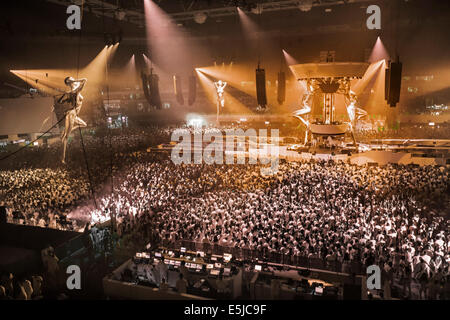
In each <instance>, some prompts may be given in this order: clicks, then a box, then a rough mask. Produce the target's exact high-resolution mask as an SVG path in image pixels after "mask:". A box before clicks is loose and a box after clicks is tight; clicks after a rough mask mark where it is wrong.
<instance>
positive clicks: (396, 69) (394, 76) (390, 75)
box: [384, 61, 402, 107]
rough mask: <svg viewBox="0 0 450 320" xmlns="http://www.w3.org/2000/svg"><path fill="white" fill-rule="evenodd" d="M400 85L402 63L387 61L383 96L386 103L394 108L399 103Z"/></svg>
mask: <svg viewBox="0 0 450 320" xmlns="http://www.w3.org/2000/svg"><path fill="white" fill-rule="evenodd" d="M401 83H402V63H401V62H391V61H389V66H388V68H386V77H385V83H384V85H385V87H384V94H385V99H386V101H387V103H388V104H389V105H390V106H391V107H395V106H396V105H397V103H398V102H399V101H400V88H401Z"/></svg>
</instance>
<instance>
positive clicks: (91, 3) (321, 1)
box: [47, 0, 369, 27]
mask: <svg viewBox="0 0 450 320" xmlns="http://www.w3.org/2000/svg"><path fill="white" fill-rule="evenodd" d="M47 2H51V3H55V4H59V5H63V6H68V4H70V2H69V1H68V0H47ZM194 2H195V1H191V3H190V5H188V6H186V7H185V9H186V10H185V11H183V12H178V13H172V14H169V15H170V16H171V17H172V18H173V19H174V20H175V21H186V20H192V19H193V18H194V15H195V14H198V13H205V14H206V15H207V16H208V17H209V18H215V17H224V16H232V15H236V14H237V9H236V8H237V7H236V6H233V5H231V3H232V2H229V3H230V5H229V6H227V7H223V8H214V9H204V10H190V8H192V7H193V4H194ZM363 2H369V0H313V3H312V6H313V7H324V6H334V5H340V4H347V3H363ZM301 3H302V0H284V1H267V2H260V3H259V4H260V6H261V7H262V12H263V13H264V12H269V11H280V10H299V7H298V6H299V4H301ZM118 10H121V11H124V12H125V13H126V17H125V21H128V22H130V23H133V24H136V25H138V26H140V27H143V26H144V25H145V15H144V12H141V11H137V10H130V9H124V8H120V7H119V6H117V5H115V4H112V3H109V2H106V1H101V0H85V3H84V11H86V12H91V13H94V14H96V15H100V16H101V15H105V16H106V17H109V18H115V14H116V12H117V11H118Z"/></svg>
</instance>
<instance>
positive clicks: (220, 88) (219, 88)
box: [214, 80, 227, 107]
mask: <svg viewBox="0 0 450 320" xmlns="http://www.w3.org/2000/svg"><path fill="white" fill-rule="evenodd" d="M214 86H215V87H216V92H217V103H218V104H220V106H221V107H224V106H225V96H224V90H225V87H226V86H227V83H226V82H224V81H222V80H219V81H217V82H214Z"/></svg>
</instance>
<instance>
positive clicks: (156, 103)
mask: <svg viewBox="0 0 450 320" xmlns="http://www.w3.org/2000/svg"><path fill="white" fill-rule="evenodd" d="M148 79H149V80H148V82H149V85H150V92H149V96H150V106H152V107H154V108H155V109H158V110H160V109H161V107H162V104H161V96H160V94H159V77H158V75H157V74H154V73H151V74H150V75H149V77H148Z"/></svg>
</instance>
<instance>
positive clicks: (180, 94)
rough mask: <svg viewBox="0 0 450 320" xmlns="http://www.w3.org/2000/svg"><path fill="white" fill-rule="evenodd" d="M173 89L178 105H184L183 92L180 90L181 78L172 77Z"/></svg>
mask: <svg viewBox="0 0 450 320" xmlns="http://www.w3.org/2000/svg"><path fill="white" fill-rule="evenodd" d="M173 89H174V93H175V96H176V98H177V101H178V103H179V104H180V105H183V104H184V98H183V91H182V89H181V77H180V76H178V75H175V76H173Z"/></svg>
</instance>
